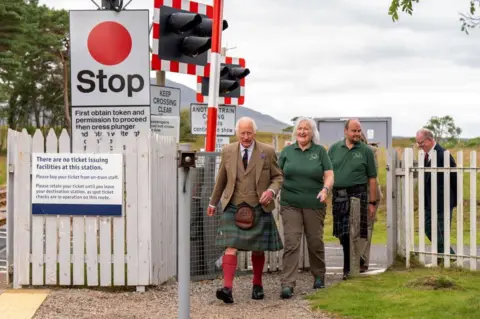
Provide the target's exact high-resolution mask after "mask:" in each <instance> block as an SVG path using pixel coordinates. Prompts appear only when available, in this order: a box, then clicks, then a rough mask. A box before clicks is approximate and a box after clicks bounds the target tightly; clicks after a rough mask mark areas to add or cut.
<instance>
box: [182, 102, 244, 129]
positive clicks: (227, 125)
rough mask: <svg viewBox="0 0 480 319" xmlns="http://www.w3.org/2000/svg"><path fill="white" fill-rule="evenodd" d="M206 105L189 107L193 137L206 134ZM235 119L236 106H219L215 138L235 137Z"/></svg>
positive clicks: (194, 104) (193, 104)
mask: <svg viewBox="0 0 480 319" xmlns="http://www.w3.org/2000/svg"><path fill="white" fill-rule="evenodd" d="M207 115H208V106H207V104H196V103H192V104H191V105H190V127H191V134H193V135H206V134H207ZM236 117H237V109H236V106H231V105H220V106H219V107H218V114H217V118H218V120H217V136H233V135H235V122H236Z"/></svg>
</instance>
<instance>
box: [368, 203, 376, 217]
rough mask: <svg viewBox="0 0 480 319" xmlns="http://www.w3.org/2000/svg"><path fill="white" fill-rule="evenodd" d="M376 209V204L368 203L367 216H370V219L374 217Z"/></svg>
mask: <svg viewBox="0 0 480 319" xmlns="http://www.w3.org/2000/svg"><path fill="white" fill-rule="evenodd" d="M376 211H377V207H376V205H373V204H370V203H369V204H368V217H369V218H370V220H372V219H374V218H375V212H376Z"/></svg>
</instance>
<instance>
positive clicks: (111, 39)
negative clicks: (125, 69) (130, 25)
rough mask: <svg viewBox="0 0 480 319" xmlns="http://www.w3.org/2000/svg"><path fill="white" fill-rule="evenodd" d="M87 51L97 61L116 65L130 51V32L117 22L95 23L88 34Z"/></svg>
mask: <svg viewBox="0 0 480 319" xmlns="http://www.w3.org/2000/svg"><path fill="white" fill-rule="evenodd" d="M87 46H88V52H90V55H91V56H92V58H94V59H95V61H97V62H98V63H101V64H104V65H116V64H119V63H121V62H123V61H124V60H125V59H126V58H127V57H128V55H129V54H130V52H131V51H132V37H131V36H130V32H128V30H127V29H126V28H125V27H124V26H123V25H121V24H120V23H118V22H113V21H106V22H102V23H99V24H97V25H96V26H95V27H94V28H93V29H92V31H90V34H89V35H88V43H87Z"/></svg>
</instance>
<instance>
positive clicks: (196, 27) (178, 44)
mask: <svg viewBox="0 0 480 319" xmlns="http://www.w3.org/2000/svg"><path fill="white" fill-rule="evenodd" d="M212 24H213V20H212V19H210V18H209V17H208V16H207V15H204V14H198V13H193V12H190V11H185V10H181V9H176V8H172V7H167V6H161V7H160V21H159V25H158V27H159V30H158V31H159V32H158V34H159V37H158V58H159V59H162V60H169V61H176V62H180V63H187V64H195V65H202V66H206V65H207V63H208V54H207V51H208V50H210V48H211V47H212V44H211V36H212ZM227 28H228V23H227V21H225V20H223V30H225V29H227Z"/></svg>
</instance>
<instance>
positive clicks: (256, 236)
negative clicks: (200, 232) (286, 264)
mask: <svg viewBox="0 0 480 319" xmlns="http://www.w3.org/2000/svg"><path fill="white" fill-rule="evenodd" d="M254 209H255V214H256V219H258V220H257V221H256V225H255V226H254V227H253V228H251V229H249V230H243V229H240V228H238V227H237V225H235V212H236V211H237V206H235V205H232V204H229V205H227V207H226V208H225V210H224V211H223V214H222V216H221V221H220V227H219V228H218V231H217V240H216V243H217V245H218V246H221V247H224V248H227V247H229V248H236V249H237V250H239V251H279V250H282V249H283V243H282V239H281V238H280V234H279V232H278V229H277V224H276V223H275V218H274V217H273V215H272V213H267V212H265V211H264V210H263V209H262V206H261V205H258V206H257V207H255V208H254Z"/></svg>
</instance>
